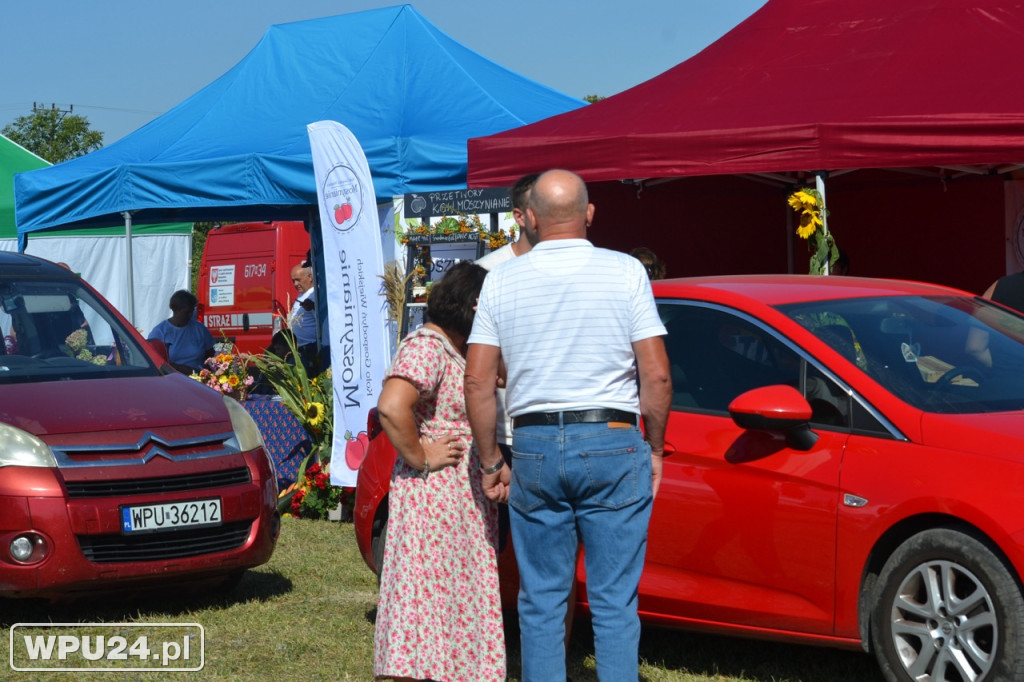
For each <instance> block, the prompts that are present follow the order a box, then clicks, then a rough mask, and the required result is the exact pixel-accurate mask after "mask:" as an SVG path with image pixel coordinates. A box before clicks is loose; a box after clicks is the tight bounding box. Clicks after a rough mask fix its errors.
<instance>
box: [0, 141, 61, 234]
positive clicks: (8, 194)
mask: <svg viewBox="0 0 1024 682" xmlns="http://www.w3.org/2000/svg"><path fill="white" fill-rule="evenodd" d="M49 165H50V164H49V163H48V162H47V161H45V160H44V159H41V158H39V157H38V156H36V155H35V154H33V153H32V152H30V151H29V150H27V149H25V148H24V147H22V146H21V145H20V144H18V143H16V142H12V141H10V140H8V139H7V138H6V137H4V136H3V135H0V239H12V238H13V239H17V238H18V229H17V225H15V223H14V174H15V173H21V172H23V171H30V170H37V169H39V168H46V167H47V166H49Z"/></svg>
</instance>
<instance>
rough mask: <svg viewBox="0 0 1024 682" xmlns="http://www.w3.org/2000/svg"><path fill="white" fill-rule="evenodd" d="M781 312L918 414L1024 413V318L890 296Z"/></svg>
mask: <svg viewBox="0 0 1024 682" xmlns="http://www.w3.org/2000/svg"><path fill="white" fill-rule="evenodd" d="M778 309H779V310H781V311H782V312H783V313H785V314H786V315H788V316H789V317H791V318H792V319H793V320H795V321H797V322H799V323H800V324H801V325H803V326H804V327H805V328H807V329H808V330H809V331H811V332H812V333H813V334H814V335H815V336H817V337H818V338H819V339H821V340H823V341H824V342H826V343H827V344H829V345H830V346H832V348H834V349H835V350H836V351H838V352H840V353H842V354H844V355H846V356H847V358H848V359H850V360H851V361H852V362H853V363H854V364H856V365H857V366H858V367H859V368H860V369H861V370H862V371H864V372H865V373H867V374H868V375H870V376H871V377H872V378H873V379H875V381H877V382H878V383H880V384H881V385H882V386H884V387H885V388H886V389H888V390H889V391H890V392H892V393H893V394H895V395H896V396H897V397H899V398H900V399H902V400H904V401H905V402H907V403H909V404H911V405H913V406H915V407H917V408H920V409H922V410H926V411H929V412H939V413H949V414H952V413H977V412H1005V411H1012V410H1020V409H1024V317H1021V316H1020V315H1017V314H1015V313H1012V312H1009V311H1007V310H1005V309H1003V308H1000V307H998V306H995V305H993V304H991V303H989V302H988V301H985V300H983V299H979V298H967V297H958V296H931V297H924V296H893V297H878V298H855V299H839V300H830V301H818V302H814V303H801V304H789V305H782V306H778Z"/></svg>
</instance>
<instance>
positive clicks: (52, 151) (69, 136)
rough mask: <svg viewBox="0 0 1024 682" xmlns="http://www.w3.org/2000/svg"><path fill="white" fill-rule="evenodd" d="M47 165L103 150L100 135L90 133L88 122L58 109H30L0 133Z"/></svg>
mask: <svg viewBox="0 0 1024 682" xmlns="http://www.w3.org/2000/svg"><path fill="white" fill-rule="evenodd" d="M0 132H2V133H3V134H4V136H5V137H7V138H8V139H10V140H12V141H14V142H17V143H18V144H20V145H21V146H22V147H24V148H25V149H27V150H29V151H30V152H32V153H33V154H36V155H37V156H40V157H42V158H44V159H46V160H47V161H49V162H50V163H60V162H61V161H67V160H68V159H74V158H76V157H79V156H82V155H84V154H88V153H89V152H91V151H95V150H97V149H99V148H100V147H102V146H103V133H101V132H99V131H98V130H90V128H89V119H87V118H86V117H85V116H78V115H77V114H72V113H71V112H70V111H63V110H61V109H53V108H51V109H43V108H38V109H35V108H34V109H32V113H31V114H30V115H28V116H19V117H18V118H16V119H15V120H14V123H10V124H8V125H6V126H4V129H3V130H2V131H0Z"/></svg>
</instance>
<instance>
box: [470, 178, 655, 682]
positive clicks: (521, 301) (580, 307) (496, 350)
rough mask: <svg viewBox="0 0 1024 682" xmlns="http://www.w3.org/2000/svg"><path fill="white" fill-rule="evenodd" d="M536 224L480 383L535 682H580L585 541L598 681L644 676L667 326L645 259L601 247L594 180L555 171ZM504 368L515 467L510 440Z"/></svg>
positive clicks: (506, 294)
mask: <svg viewBox="0 0 1024 682" xmlns="http://www.w3.org/2000/svg"><path fill="white" fill-rule="evenodd" d="M527 215H528V219H529V221H530V223H531V224H532V225H533V227H534V229H535V230H536V231H537V235H538V237H539V241H538V243H537V245H536V246H535V247H534V248H533V249H532V250H531V251H530V252H529V253H527V254H526V255H524V256H522V257H520V258H516V259H514V260H512V261H509V262H508V263H506V264H504V265H502V266H501V267H499V268H496V269H495V270H494V271H493V272H492V273H491V274H490V275H488V277H487V280H486V281H485V282H484V286H483V289H482V290H481V292H480V299H479V304H478V308H477V315H476V319H475V321H474V323H473V331H472V333H471V334H470V337H469V342H468V343H469V350H468V354H467V360H466V382H465V383H466V408H467V411H468V415H469V422H470V425H471V428H472V433H473V437H474V441H475V443H476V446H477V448H478V450H479V458H480V466H481V473H482V474H483V489H484V492H485V494H487V496H488V497H489V498H490V499H493V500H499V501H500V500H503V499H507V500H508V503H509V512H510V517H511V527H512V540H513V546H514V547H515V552H516V560H517V563H518V566H519V575H520V590H519V626H520V627H519V630H520V637H521V643H522V647H521V651H522V671H523V675H522V679H523V682H539V681H543V680H564V679H565V645H564V622H563V621H564V614H565V608H566V602H567V598H568V594H569V590H570V587H571V585H572V580H573V572H574V568H575V562H576V552H577V545H578V539H577V532H578V533H579V537H580V538H581V539H582V542H583V545H584V546H585V548H586V552H585V562H586V571H587V580H588V582H587V597H588V600H589V603H590V607H591V613H592V616H593V620H592V623H593V629H594V648H595V654H596V659H597V673H598V678H599V679H600V680H609V681H614V682H628V681H629V680H634V681H635V680H637V679H638V676H639V670H638V667H639V664H638V650H639V642H640V621H639V618H638V615H637V592H638V587H639V582H640V574H641V572H642V570H643V563H644V553H645V550H646V546H647V524H648V521H649V519H650V514H651V507H652V505H653V501H654V495H655V493H656V492H657V489H658V485H659V483H660V481H661V470H662V461H661V459H662V456H663V454H664V447H665V426H666V423H667V421H668V411H669V404H670V402H671V398H672V383H671V380H670V377H669V363H668V356H667V354H666V351H665V344H664V341H663V339H662V337H663V336H664V335H665V334H666V330H665V326H664V325H663V324H662V322H661V319H660V317H659V316H658V311H657V308H656V306H655V303H654V295H653V293H652V291H651V286H650V282H649V280H648V278H647V274H646V272H645V270H644V268H643V266H642V265H641V263H640V262H639V261H638V260H637V259H635V258H632V257H631V256H628V255H627V254H625V253H621V252H617V251H610V250H607V249H598V248H595V247H594V246H593V244H591V243H590V242H589V241H587V239H586V233H587V228H588V227H589V226H590V223H591V221H592V219H593V216H594V206H593V204H590V203H589V202H588V199H587V189H586V185H585V184H584V183H583V180H582V179H581V178H580V177H579V176H578V175H576V174H574V173H571V172H569V171H566V170H551V171H548V172H546V173H543V174H542V175H541V176H540V177H539V178H538V179H537V182H536V183H535V184H534V186H533V189H532V190H531V193H530V205H529V208H528V209H527ZM598 318H599V319H600V320H601V324H595V323H594V320H595V319H598ZM552 321H556V323H552ZM501 360H504V362H505V366H506V369H507V386H506V397H507V407H508V412H509V414H511V415H512V423H513V437H512V444H513V447H512V460H513V465H512V467H511V471H510V470H509V469H508V468H507V467H506V466H505V461H504V459H503V458H502V456H501V452H500V450H499V449H498V447H497V442H496V439H495V415H496V414H497V410H496V405H495V390H494V389H495V385H496V377H497V375H498V368H499V364H500V361H501ZM640 415H642V416H643V419H644V427H645V431H646V435H645V433H644V432H641V430H640V428H639V416H640ZM598 453H604V456H595V454H598Z"/></svg>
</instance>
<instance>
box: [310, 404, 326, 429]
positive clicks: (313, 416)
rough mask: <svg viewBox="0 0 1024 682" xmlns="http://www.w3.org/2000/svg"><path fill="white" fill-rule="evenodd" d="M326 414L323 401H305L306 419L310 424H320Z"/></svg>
mask: <svg viewBox="0 0 1024 682" xmlns="http://www.w3.org/2000/svg"><path fill="white" fill-rule="evenodd" d="M326 416H327V411H326V410H324V406H323V403H306V421H308V422H309V425H310V426H320V424H321V423H322V422H323V420H324V417H326Z"/></svg>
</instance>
